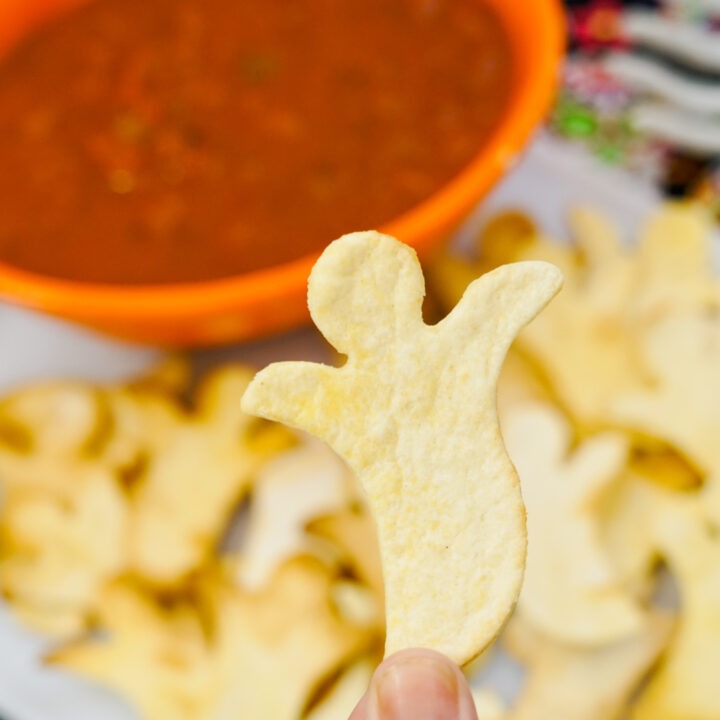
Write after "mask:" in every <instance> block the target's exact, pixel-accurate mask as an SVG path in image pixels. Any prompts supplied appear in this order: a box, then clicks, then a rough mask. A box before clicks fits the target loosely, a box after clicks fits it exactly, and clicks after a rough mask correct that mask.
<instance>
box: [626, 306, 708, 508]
mask: <svg viewBox="0 0 720 720" xmlns="http://www.w3.org/2000/svg"><path fill="white" fill-rule="evenodd" d="M642 344H643V348H644V351H645V356H646V358H647V362H648V363H649V365H650V367H651V368H652V371H653V374H654V378H655V382H654V383H653V384H652V385H651V386H648V387H646V388H645V389H636V390H634V391H633V392H628V393H625V394H623V395H620V396H618V397H617V398H616V399H615V401H614V402H613V417H614V419H615V420H616V421H617V422H619V423H622V424H624V425H627V426H629V427H630V428H632V429H637V430H639V431H641V432H643V433H645V434H648V435H654V436H657V437H660V438H663V439H665V440H666V441H668V442H670V443H672V444H674V445H675V446H676V447H678V448H679V449H680V450H681V451H682V452H683V453H684V454H685V455H687V456H688V457H690V458H691V459H692V460H694V461H695V462H696V463H697V464H698V466H699V467H700V470H701V471H702V472H703V474H704V476H705V484H706V487H707V494H708V503H707V508H708V511H709V512H711V514H712V515H713V517H714V518H715V519H716V520H720V456H718V452H717V437H718V431H719V430H720V417H719V415H718V407H720V374H719V373H718V366H719V364H720V315H718V314H716V313H714V312H713V313H704V314H700V313H695V312H689V313H687V312H686V313H674V314H672V315H668V316H667V317H665V318H663V319H662V320H660V321H658V322H657V323H656V324H655V325H654V326H652V327H651V328H650V329H649V330H648V331H647V333H646V334H645V336H644V337H643V340H642Z"/></svg>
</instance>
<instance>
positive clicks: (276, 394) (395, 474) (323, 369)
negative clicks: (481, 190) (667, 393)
mask: <svg viewBox="0 0 720 720" xmlns="http://www.w3.org/2000/svg"><path fill="white" fill-rule="evenodd" d="M560 283H561V278H560V273H559V271H558V270H557V269H556V268H554V267H553V266H551V265H548V264H545V263H518V264H516V265H509V266H505V267H502V268H499V269H498V270H496V271H494V272H492V273H489V274H487V275H484V276H483V277H482V278H480V279H479V280H477V281H475V282H474V283H473V284H472V285H471V286H470V287H469V288H468V290H467V291H466V293H465V295H464V296H463V299H462V300H461V301H460V303H459V304H458V305H457V307H456V308H455V309H454V310H453V311H452V312H451V313H450V315H448V317H446V318H445V319H444V320H443V321H442V322H440V323H438V324H437V325H433V326H428V325H426V324H425V323H424V322H423V320H422V316H421V304H422V298H423V294H424V283H423V277H422V271H421V269H420V265H419V263H418V261H417V258H416V256H415V254H414V252H413V251H412V250H411V249H410V248H408V247H407V246H405V245H403V244H402V243H399V242H398V241H396V240H394V239H392V238H390V237H387V236H383V235H380V234H378V233H374V232H366V233H355V234H352V235H347V236H345V237H343V238H341V239H340V240H337V241H335V242H334V243H332V244H331V245H329V246H328V248H327V249H326V250H325V252H324V253H323V255H322V256H321V258H320V259H319V260H318V262H317V263H316V265H315V267H314V269H313V271H312V274H311V276H310V281H309V287H308V304H309V307H310V312H311V314H312V317H313V319H314V321H315V323H316V325H317V326H318V328H319V329H320V330H321V332H323V334H324V335H325V337H326V338H327V339H328V340H329V341H330V342H331V343H332V344H333V345H334V346H335V348H336V349H337V350H338V351H339V352H341V353H343V354H345V355H346V356H347V362H346V363H345V365H343V366H342V367H340V368H334V367H328V366H323V365H319V364H314V363H300V362H297V363H278V364H276V365H272V366H270V367H269V368H266V369H265V370H263V371H261V372H260V373H259V374H258V375H257V376H256V378H255V379H254V381H253V382H252V383H251V385H250V387H249V388H248V390H247V392H246V394H245V397H244V399H243V407H244V409H245V410H246V411H247V412H250V413H255V414H259V415H262V416H265V417H268V418H272V419H275V420H279V421H281V422H285V423H287V424H290V425H294V426H297V427H300V428H302V429H304V430H307V431H308V432H310V433H312V434H314V435H316V436H318V437H320V438H321V439H323V440H324V441H326V442H327V443H328V444H329V445H330V446H331V447H332V448H333V449H334V450H335V451H336V452H338V454H339V455H340V456H341V457H343V458H344V459H345V460H346V461H347V462H348V464H349V466H350V467H351V469H352V470H353V471H354V472H355V474H356V475H357V477H358V479H359V481H360V483H361V485H362V486H363V488H364V490H365V492H366V494H367V497H368V500H369V503H370V507H371V510H372V513H373V515H374V517H375V520H376V522H377V526H378V535H379V542H380V550H381V557H382V560H383V573H384V580H385V591H386V615H387V623H388V638H387V644H386V652H387V653H392V652H395V651H396V650H399V649H401V648H403V647H409V646H425V647H430V648H434V649H436V650H440V651H441V652H444V653H445V654H447V655H449V656H450V657H452V658H453V659H454V660H456V661H457V662H459V663H460V664H463V663H466V662H468V661H469V660H471V659H472V658H473V657H474V656H476V655H477V654H478V653H479V652H481V651H482V649H483V648H484V647H485V646H486V645H487V644H488V642H489V641H490V640H491V639H492V638H493V637H494V636H495V635H496V634H497V632H498V631H499V629H500V627H501V626H502V623H503V622H504V620H505V618H506V617H507V615H508V613H509V612H510V609H511V608H512V606H513V604H514V602H515V600H516V598H517V593H518V591H519V587H520V582H521V579H522V570H523V565H524V557H525V529H524V511H523V506H522V499H521V497H520V492H519V486H518V482H517V476H516V474H515V471H514V469H513V467H512V464H511V463H510V460H509V458H508V457H507V453H506V452H505V448H504V446H503V444H502V439H501V437H500V432H499V427H498V421H497V413H496V408H495V394H496V384H497V378H498V375H499V372H500V368H501V366H502V362H503V359H504V357H505V353H506V352H507V349H508V347H509V345H510V343H511V342H512V340H513V339H514V337H515V335H516V333H517V332H518V331H519V330H520V328H521V327H523V326H524V325H525V324H526V323H527V322H529V321H530V320H531V319H532V318H533V317H534V316H535V315H536V314H537V313H538V312H539V311H540V310H541V309H542V307H543V306H544V305H545V304H546V303H547V302H548V300H549V299H550V298H551V297H552V296H553V295H554V294H555V293H556V292H557V290H558V288H559V286H560Z"/></svg>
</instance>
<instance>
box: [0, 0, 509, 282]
mask: <svg viewBox="0 0 720 720" xmlns="http://www.w3.org/2000/svg"><path fill="white" fill-rule="evenodd" d="M512 1H515V0H512ZM511 72H512V67H511V58H510V51H509V44H508V41H507V38H506V37H505V35H504V33H503V31H502V28H501V26H500V23H499V21H498V20H497V18H496V17H495V16H494V15H493V14H492V13H491V12H490V11H489V10H488V9H486V8H485V7H484V6H483V4H482V3H481V2H478V0H342V1H340V0H254V1H251V0H94V1H93V2H89V3H88V4H86V5H84V6H82V7H80V8H79V9H76V10H74V11H72V12H69V13H67V14H66V15H64V16H63V17H61V18H60V19H58V20H56V21H54V22H53V23H51V24H48V25H46V26H44V27H42V28H39V29H37V30H36V31H35V32H33V33H32V34H31V35H30V36H28V37H27V38H26V39H25V40H24V42H22V43H21V44H20V45H18V46H17V47H16V48H15V49H14V50H13V51H12V52H11V53H10V54H8V56H7V57H6V58H4V60H3V61H2V62H1V63H0V108H2V112H1V113H0V163H1V165H2V166H1V170H2V171H1V172H0V260H3V261H6V262H10V263H12V264H14V265H16V266H19V267H21V268H24V269H27V270H30V271H35V272H39V273H43V274H47V275H52V276H56V277H62V278H70V279H76V280H82V281H92V282H109V283H123V284H130V283H169V282H181V281H196V280H203V279H208V278H218V277H226V276H229V275H234V274H238V273H242V272H245V271H247V270H251V269H257V268H261V267H265V266H269V265H272V264H275V263H277V262H278V261H284V260H290V259H293V258H297V257H300V256H302V255H304V254H306V253H308V252H311V251H315V250H319V249H320V248H321V247H322V246H324V245H325V244H326V243H327V242H328V241H330V240H331V239H333V238H335V237H336V236H338V235H340V234H342V233H344V232H349V231H352V230H359V229H367V228H371V227H377V226H379V225H382V224H383V223H385V222H387V221H389V220H391V219H393V218H394V217H396V216H397V215H399V214H400V213H401V212H403V211H405V210H407V209H409V208H410V207H412V206H413V205H414V204H416V203H417V202H419V201H421V200H423V199H424V198H427V197H428V196H429V195H431V194H432V193H433V192H434V191H436V190H438V189H439V187H440V186H441V185H442V184H443V183H445V182H446V181H447V180H448V179H450V178H452V177H453V176H454V175H455V174H457V173H458V172H459V171H460V170H461V169H462V168H463V167H464V166H465V165H466V164H467V163H468V162H469V160H470V159H471V158H472V156H473V155H474V154H475V153H476V152H477V151H478V149H479V148H480V146H481V145H482V142H483V139H484V138H486V137H487V136H488V135H489V134H490V133H491V132H492V130H493V128H494V127H495V126H496V124H497V123H498V120H499V117H500V115H501V113H502V111H503V108H504V105H505V103H506V101H507V98H508V92H509V85H510V79H511Z"/></svg>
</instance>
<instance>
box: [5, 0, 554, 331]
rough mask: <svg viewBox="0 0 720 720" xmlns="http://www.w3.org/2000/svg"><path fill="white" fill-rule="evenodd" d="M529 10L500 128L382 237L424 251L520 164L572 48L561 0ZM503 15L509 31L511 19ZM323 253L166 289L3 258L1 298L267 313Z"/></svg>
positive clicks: (133, 314)
mask: <svg viewBox="0 0 720 720" xmlns="http://www.w3.org/2000/svg"><path fill="white" fill-rule="evenodd" d="M482 1H483V2H486V3H488V4H489V5H490V6H492V7H494V8H496V12H498V11H497V8H498V7H501V6H502V5H503V3H504V2H506V1H507V0H482ZM525 5H526V4H525V3H523V10H524V11H525V18H524V19H523V20H522V22H524V23H527V24H528V25H529V26H530V27H532V28H534V32H533V37H534V39H535V40H536V41H537V42H536V44H535V46H534V47H533V61H532V62H531V63H528V62H525V63H524V64H523V65H522V67H521V68H520V69H519V70H518V69H516V72H519V73H520V77H519V78H517V77H516V78H515V79H514V85H515V87H514V89H513V92H512V93H511V97H510V101H509V102H508V105H507V107H506V108H505V110H504V112H503V114H502V117H501V120H500V122H499V123H498V125H497V127H496V129H495V130H494V131H493V133H492V134H491V135H490V137H489V139H488V140H487V141H486V142H485V143H484V144H483V145H482V146H481V147H480V148H479V150H478V152H477V153H476V154H475V155H474V156H473V157H472V159H471V160H470V162H469V163H468V164H467V165H466V166H465V168H464V169H463V170H461V171H460V173H458V174H457V175H456V176H455V177H454V178H453V179H452V180H450V181H449V182H448V183H446V184H445V185H443V186H441V188H440V189H439V190H438V191H436V192H435V193H433V194H432V195H431V196H430V197H428V198H427V199H425V200H424V201H422V202H421V203H419V204H417V205H415V206H413V207H412V208H411V209H410V210H408V211H406V212H405V213H403V214H401V215H399V216H398V217H396V218H394V219H393V220H391V221H390V222H388V223H385V224H384V225H382V226H380V227H379V228H378V230H379V231H380V232H384V233H387V234H389V235H394V236H397V237H400V238H401V239H404V240H405V241H406V242H408V244H410V245H411V246H412V247H414V248H415V249H416V250H418V251H420V252H422V251H423V250H425V249H426V245H427V244H428V241H429V240H430V239H431V238H432V237H433V236H437V235H438V233H439V232H442V231H444V230H446V229H448V228H449V227H450V226H451V225H452V222H453V220H456V219H458V218H459V217H461V216H462V215H463V213H465V212H467V211H468V210H470V209H471V208H472V207H473V205H474V204H476V203H477V200H478V195H479V194H480V193H479V188H483V189H486V188H487V187H488V186H490V185H491V184H492V182H494V181H495V180H496V179H497V178H498V177H499V176H500V175H501V174H502V173H503V172H504V171H505V170H506V169H507V168H508V167H509V166H511V165H512V164H513V163H514V162H515V159H516V157H517V155H518V154H519V153H520V151H521V149H522V146H523V144H524V142H525V141H526V139H527V137H528V136H529V135H530V133H531V132H532V130H533V129H534V128H535V127H536V125H537V123H538V121H539V119H540V118H541V117H542V115H543V113H544V112H545V111H546V110H547V109H548V108H549V106H550V103H551V101H552V98H553V96H554V91H555V87H556V77H557V73H558V71H559V66H560V62H561V60H562V57H563V53H564V47H565V35H564V28H565V19H564V13H563V10H562V6H561V5H560V0H534V2H532V3H527V7H525ZM498 14H499V15H500V16H501V20H502V22H503V25H505V26H506V27H507V25H508V23H507V20H506V19H505V17H504V13H503V12H498ZM515 22H521V20H520V19H517V20H515ZM510 34H511V35H512V32H511V33H510ZM511 42H513V41H512V38H511ZM514 54H515V55H516V54H517V53H516V51H514ZM518 80H519V82H518ZM321 252H322V250H318V251H316V252H313V253H310V254H307V255H304V256H302V257H300V258H298V259H295V260H291V261H288V262H285V263H281V264H278V265H272V266H269V267H267V268H261V269H258V270H253V271H250V272H247V273H243V274H240V275H233V276H228V277H224V278H218V279H211V280H203V281H193V282H179V283H165V284H142V283H137V284H121V283H96V282H83V281H76V280H70V279H64V278H60V277H54V276H51V275H44V274H41V273H35V272H32V271H28V270H23V269H21V268H18V267H15V266H13V265H11V264H9V263H6V262H3V261H1V260H0V296H1V297H2V298H3V299H6V300H8V301H10V302H15V303H17V304H21V305H25V306H28V307H34V308H36V309H40V310H43V311H46V312H49V313H51V314H56V315H61V316H66V317H78V316H79V317H88V316H90V317H93V318H97V319H102V320H103V321H109V322H113V321H121V322H124V323H127V322H133V321H143V320H156V319H160V318H172V317H178V316H185V317H188V316H190V317H193V316H195V317H197V316H202V315H206V314H207V313H208V312H212V311H214V310H217V309H218V308H233V309H234V310H235V311H238V312H241V311H242V310H243V308H248V309H249V308H251V307H259V306H262V305H263V304H264V303H267V302H272V301H277V300H278V299H282V298H283V297H291V296H293V295H294V294H295V293H297V291H298V290H300V289H304V287H305V285H306V282H307V277H308V275H309V273H310V270H311V268H312V266H313V264H314V263H315V261H316V260H317V258H318V257H319V256H320V253H321Z"/></svg>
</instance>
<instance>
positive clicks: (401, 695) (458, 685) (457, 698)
mask: <svg viewBox="0 0 720 720" xmlns="http://www.w3.org/2000/svg"><path fill="white" fill-rule="evenodd" d="M350 720H477V715H476V713H475V706H474V703H473V700H472V695H471V694H470V689H469V687H468V685H467V682H466V681H465V678H464V676H463V674H462V672H461V670H460V668H459V667H458V666H457V665H455V664H454V663H453V662H452V661H450V660H449V659H448V658H447V657H445V656H444V655H441V654H440V653H437V652H435V651H433V650H426V649H410V650H402V651H401V652H398V653H395V654H394V655H392V656H390V657H389V658H387V659H386V660H385V661H383V663H381V664H380V666H379V667H378V668H377V669H376V671H375V673H374V674H373V677H372V680H371V682H370V688H369V689H368V692H367V693H366V695H365V697H364V698H363V699H362V700H361V701H360V703H359V705H358V707H357V708H356V709H355V711H354V712H353V714H352V715H351V716H350Z"/></svg>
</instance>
